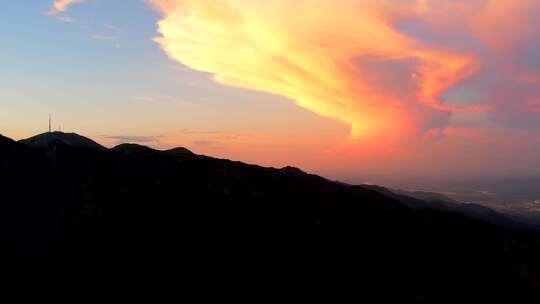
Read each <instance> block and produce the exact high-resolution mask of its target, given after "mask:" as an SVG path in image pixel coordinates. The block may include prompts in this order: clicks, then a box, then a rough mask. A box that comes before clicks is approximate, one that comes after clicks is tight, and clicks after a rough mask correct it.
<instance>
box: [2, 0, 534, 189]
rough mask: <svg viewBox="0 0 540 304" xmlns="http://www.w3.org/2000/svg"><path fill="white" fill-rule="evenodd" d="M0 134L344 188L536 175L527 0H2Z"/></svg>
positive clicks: (529, 3)
mask: <svg viewBox="0 0 540 304" xmlns="http://www.w3.org/2000/svg"><path fill="white" fill-rule="evenodd" d="M3 11H4V14H3V16H4V17H3V18H2V19H1V20H0V25H1V26H2V28H3V29H4V31H3V32H4V35H3V41H2V47H1V48H0V63H1V64H2V67H3V69H2V70H0V79H1V80H2V81H0V133H2V134H4V135H6V136H9V137H12V138H16V139H21V138H26V137H29V136H32V135H35V134H37V133H42V132H44V131H46V129H47V120H48V114H49V113H51V114H52V116H53V121H54V123H53V124H54V126H55V129H56V128H61V129H62V130H63V131H66V132H77V133H80V134H83V135H86V136H88V137H91V138H93V139H94V140H96V141H98V142H100V143H102V144H104V145H107V146H114V145H116V144H118V143H121V142H136V143H140V144H145V145H149V146H152V147H155V148H160V149H166V148H171V147H175V146H184V147H187V148H189V149H191V150H193V151H194V152H196V153H200V154H206V155H211V156H215V157H220V158H229V159H235V160H241V161H245V162H249V163H257V164H261V165H265V166H274V167H283V166H286V165H293V166H297V167H300V168H303V169H305V170H307V171H310V172H314V173H318V174H322V175H325V176H328V177H330V178H334V179H340V180H344V181H349V182H356V183H359V182H376V183H384V182H386V183H388V182H389V181H398V180H407V179H409V180H410V179H414V178H416V179H418V178H423V179H424V180H430V179H444V178H449V179H450V178H451V179H462V178H471V177H474V178H481V177H488V176H501V177H511V176H538V175H539V174H540V24H539V23H540V2H539V1H537V0H341V1H335V0H297V1H288V0H272V1H270V0H257V1H254V0H146V1H144V0H122V1H110V0H108V1H107V0H56V1H54V0H35V1H7V2H6V3H4V4H3Z"/></svg>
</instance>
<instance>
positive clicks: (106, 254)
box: [0, 141, 540, 303]
mask: <svg viewBox="0 0 540 304" xmlns="http://www.w3.org/2000/svg"><path fill="white" fill-rule="evenodd" d="M6 142H7V144H5V145H0V155H1V156H2V159H4V160H8V161H4V162H2V163H1V165H2V168H0V170H1V172H2V173H3V174H1V175H0V184H1V185H3V188H2V191H1V193H0V197H1V198H2V204H0V228H1V229H0V241H1V242H2V244H4V246H3V247H4V248H5V250H3V251H2V252H0V255H1V256H0V257H2V259H1V260H0V261H3V262H1V263H3V264H2V265H1V266H3V269H4V272H3V274H2V276H4V277H6V278H10V280H9V281H10V282H11V283H10V285H7V287H9V289H10V290H12V291H14V292H17V291H19V292H18V293H17V294H18V295H19V297H21V295H29V296H30V294H33V295H37V296H36V297H38V298H39V299H40V300H42V299H44V298H53V299H55V300H57V301H65V302H70V303H73V302H77V303H95V302H100V301H102V300H103V299H108V300H113V301H117V302H126V301H134V300H146V301H148V302H165V301H168V302H170V300H171V299H175V300H178V301H181V300H184V299H185V300H187V299H189V298H190V296H196V297H197V298H198V299H201V300H203V299H206V298H208V297H213V296H215V297H217V298H219V299H220V300H223V299H226V298H234V299H236V300H238V299H239V298H245V299H246V300H249V301H251V302H252V301H254V300H255V301H261V300H271V299H272V298H273V300H279V299H283V298H284V297H285V296H287V298H290V299H292V298H291V297H293V298H294V296H295V295H296V296H297V297H299V298H298V299H302V300H313V299H318V300H323V299H326V300H328V301H336V300H337V301H339V300H340V299H341V298H343V300H345V299H353V300H358V301H363V300H364V301H367V300H369V299H373V297H376V301H377V302H381V301H401V302H413V303H414V302H419V303H446V302H448V303H455V302H486V301H487V302H498V301H506V302H513V303H536V302H535V301H538V292H539V287H538V285H539V284H538V282H539V280H538V278H539V276H538V274H539V273H540V271H539V269H540V267H539V257H540V254H538V253H539V248H540V246H539V245H538V242H537V241H536V239H534V238H531V237H530V236H528V235H526V234H521V233H518V232H515V231H511V230H507V229H503V228H500V227H497V226H494V225H490V224H486V223H484V222H481V221H477V220H474V219H471V218H469V217H466V216H463V215H460V214H458V213H448V212H440V211H437V210H429V209H425V210H418V209H411V208H408V207H407V206H405V205H403V204H402V203H401V202H399V201H398V200H396V199H395V198H393V197H391V196H385V195H383V194H381V193H378V192H377V191H372V190H369V189H366V188H364V187H361V186H350V185H345V184H340V183H335V182H332V181H328V180H326V179H324V178H322V177H319V176H315V175H311V174H308V173H305V172H302V171H301V170H299V169H296V168H291V167H287V168H283V169H275V168H264V167H259V166H254V165H247V164H243V163H240V162H234V161H228V160H220V159H215V158H211V157H206V156H200V155H195V154H192V153H188V152H186V150H184V149H177V150H176V151H182V152H185V153H170V152H167V151H156V150H152V149H150V148H147V147H143V146H137V145H121V146H118V147H115V148H113V149H110V150H102V149H92V148H75V147H73V146H71V145H66V144H63V143H62V142H58V141H54V142H53V143H51V144H49V145H47V146H45V147H36V146H28V145H25V144H22V143H16V142H11V141H6ZM29 290H32V291H33V292H32V293H29V292H28V291H29ZM291 294H292V295H291Z"/></svg>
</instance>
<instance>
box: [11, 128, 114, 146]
mask: <svg viewBox="0 0 540 304" xmlns="http://www.w3.org/2000/svg"><path fill="white" fill-rule="evenodd" d="M20 142H21V143H23V144H25V145H28V146H31V147H41V148H45V147H47V146H50V145H51V144H52V143H54V142H61V143H62V144H64V145H68V146H71V147H75V148H90V149H96V150H106V148H105V147H103V146H102V145H100V144H98V143H96V142H95V141H93V140H91V139H89V138H86V137H84V136H81V135H79V134H75V133H63V132H48V133H43V134H39V135H36V136H33V137H30V138H27V139H23V140H21V141H20Z"/></svg>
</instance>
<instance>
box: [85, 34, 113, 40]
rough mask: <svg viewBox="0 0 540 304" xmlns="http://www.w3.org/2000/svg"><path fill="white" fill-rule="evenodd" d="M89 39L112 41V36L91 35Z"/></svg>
mask: <svg viewBox="0 0 540 304" xmlns="http://www.w3.org/2000/svg"><path fill="white" fill-rule="evenodd" d="M90 38H92V39H94V40H114V39H115V37H114V36H107V35H101V34H91V35H90Z"/></svg>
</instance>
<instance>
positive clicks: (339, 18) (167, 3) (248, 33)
mask: <svg viewBox="0 0 540 304" xmlns="http://www.w3.org/2000/svg"><path fill="white" fill-rule="evenodd" d="M148 2H149V3H150V4H151V5H153V6H154V7H155V8H157V9H158V10H160V11H161V12H162V13H163V15H164V17H163V19H162V20H160V21H159V24H158V27H159V32H160V33H161V36H160V37H158V38H156V41H157V42H158V43H159V44H160V45H161V47H162V48H163V49H164V50H165V51H166V52H167V54H168V55H169V56H170V57H171V58H173V59H175V60H177V61H178V62H180V63H182V64H184V65H186V66H188V67H190V68H193V69H195V70H199V71H204V72H208V73H210V74H212V75H214V77H215V79H216V80H217V81H218V82H220V83H222V84H225V85H230V86H236V87H241V88H248V89H253V90H258V91H264V92H268V93H272V94H277V95H280V96H284V97H287V98H289V99H291V100H294V101H295V102H296V103H297V104H298V105H300V106H302V107H305V108H307V109H309V110H311V111H313V112H315V113H318V114H320V115H324V116H329V117H332V118H335V119H338V120H341V121H343V122H346V123H348V124H349V125H350V126H351V129H352V135H353V136H355V137H359V138H361V137H366V136H375V135H376V136H379V135H381V134H385V138H389V137H396V138H397V137H404V136H405V135H411V134H416V133H417V132H418V131H421V130H427V129H430V125H431V124H437V121H438V120H444V119H446V118H447V116H448V113H449V112H450V111H451V107H448V106H446V105H444V104H442V103H441V102H440V101H439V97H440V95H441V94H442V93H444V92H445V91H446V90H447V89H448V88H450V87H452V86H453V85H454V84H456V83H457V82H458V81H460V80H461V79H463V78H464V77H466V76H468V75H470V74H471V73H472V72H473V71H474V69H475V59H474V57H473V56H470V55H468V54H464V53H461V52H456V51H452V50H450V49H445V48H438V47H434V46H428V45H426V44H423V43H422V42H421V41H420V40H418V39H415V38H413V37H411V36H407V35H405V34H403V33H401V32H400V31H399V30H398V29H397V28H396V24H397V23H398V22H400V21H401V20H407V19H408V18H420V16H421V15H422V14H424V13H425V11H426V10H428V9H429V5H428V3H427V1H408V0H398V1H380V0H377V1H375V0H371V1H354V0H344V1H334V0H317V1H307V0H299V1H294V2H291V1H285V0H275V1H251V0H228V1H226V0H220V1H216V0H148Z"/></svg>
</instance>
